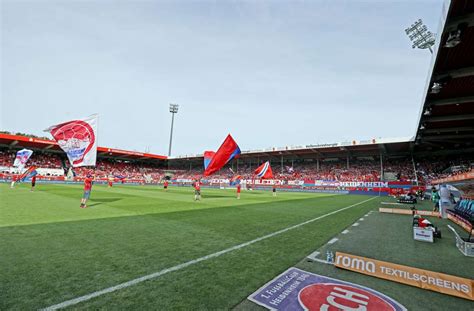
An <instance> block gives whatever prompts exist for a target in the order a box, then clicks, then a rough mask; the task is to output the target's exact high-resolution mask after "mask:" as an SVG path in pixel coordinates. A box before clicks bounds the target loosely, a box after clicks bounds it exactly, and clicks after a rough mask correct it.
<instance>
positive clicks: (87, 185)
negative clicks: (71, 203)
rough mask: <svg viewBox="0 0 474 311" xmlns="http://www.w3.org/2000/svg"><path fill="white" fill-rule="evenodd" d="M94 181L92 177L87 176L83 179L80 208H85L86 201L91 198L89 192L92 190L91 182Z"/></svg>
mask: <svg viewBox="0 0 474 311" xmlns="http://www.w3.org/2000/svg"><path fill="white" fill-rule="evenodd" d="M93 181H94V176H92V175H91V174H90V175H87V177H86V179H84V195H83V196H82V199H81V208H87V205H86V203H87V200H89V198H90V196H91V190H92V182H93Z"/></svg>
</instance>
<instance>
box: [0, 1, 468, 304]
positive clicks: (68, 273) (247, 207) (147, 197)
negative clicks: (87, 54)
mask: <svg viewBox="0 0 474 311" xmlns="http://www.w3.org/2000/svg"><path fill="white" fill-rule="evenodd" d="M374 5H375V4H374ZM78 10H79V9H78ZM438 21H439V22H438V29H436V31H435V32H436V33H430V32H426V26H423V25H422V24H421V21H418V22H415V23H414V24H413V25H412V26H411V27H409V28H407V30H406V32H407V34H408V35H409V36H410V39H412V41H413V45H414V47H418V48H420V49H423V50H425V51H423V52H426V53H424V54H423V55H424V56H426V57H430V59H431V62H430V64H429V72H428V73H427V75H426V80H422V81H418V84H419V85H423V86H424V90H423V92H422V94H419V98H420V99H421V102H415V103H412V105H416V106H417V109H419V114H418V115H417V121H416V122H417V123H416V132H415V133H413V136H410V137H400V138H379V137H376V135H377V133H376V129H374V134H373V135H374V136H373V137H374V138H369V139H365V140H359V139H358V138H354V139H349V140H348V139H341V140H340V141H336V142H333V143H312V144H306V145H293V143H294V142H292V141H288V145H286V146H281V147H270V148H264V147H263V146H264V145H262V147H261V148H260V149H251V150H247V148H246V147H245V145H246V142H245V140H244V139H240V138H239V137H238V136H233V134H232V133H230V134H229V133H227V132H226V133H215V136H213V137H212V140H213V141H215V144H214V147H215V148H214V149H211V148H209V149H210V150H206V151H203V150H196V151H195V153H193V154H186V155H171V154H172V153H171V150H172V149H171V148H172V146H173V147H176V145H177V144H186V143H187V142H186V141H183V140H180V141H175V142H174V145H172V138H173V122H178V121H179V122H181V121H182V119H178V118H180V117H181V115H180V114H178V108H179V109H180V110H179V112H181V110H185V109H186V105H184V104H183V105H180V106H178V105H175V104H171V105H170V106H169V112H170V113H171V116H172V123H171V131H170V132H166V133H164V134H163V135H164V136H167V135H168V134H170V143H169V153H168V155H163V154H156V153H154V152H151V151H149V150H147V151H146V152H140V151H135V150H132V149H133V148H129V149H126V148H124V149H121V148H115V147H107V145H106V144H105V143H104V145H105V146H103V145H102V141H104V140H102V139H101V140H100V141H99V139H98V130H97V129H98V126H99V125H98V123H99V122H98V120H99V119H100V118H102V115H100V116H98V115H96V114H92V113H94V111H87V112H84V111H82V110H75V108H70V111H71V112H69V111H66V110H61V109H58V111H54V112H51V118H48V120H57V122H56V123H54V124H53V123H46V124H45V123H44V120H42V118H43V117H42V116H38V123H41V124H40V125H41V126H43V127H44V128H46V130H45V133H35V134H32V133H27V134H24V133H20V132H15V131H10V130H9V129H8V128H4V126H3V125H2V128H1V129H2V131H1V132H0V202H1V203H0V237H1V238H0V263H1V267H2V268H1V270H0V271H1V272H0V309H1V310H38V309H40V310H58V309H93V310H97V309H103V310H109V309H110V310H117V309H124V310H127V309H131V310H134V309H137V310H227V309H234V310H265V309H268V310H377V311H378V310H474V228H473V225H474V1H471V0H451V1H449V0H447V1H444V3H443V5H442V10H441V17H440V18H439V19H438ZM44 22H46V23H47V21H44ZM71 27H72V26H71ZM423 27H424V28H423ZM71 29H72V28H71ZM402 30H403V29H402ZM407 40H409V39H408V38H407ZM98 44H99V43H98ZM2 45H3V43H2ZM409 48H410V47H408V49H409ZM428 50H429V51H431V53H430V52H429V51H428ZM419 52H420V53H421V51H419ZM97 66H99V65H97ZM25 74H27V73H25ZM386 75H387V76H389V75H390V73H386ZM384 77H385V76H384ZM7 78H8V77H7V76H4V79H7ZM91 79H93V78H92V77H91ZM2 85H3V84H2ZM5 85H6V84H5ZM66 91H67V90H66ZM394 91H395V92H396V90H394ZM18 96H22V95H21V94H18ZM386 96H387V97H390V96H391V94H386ZM3 105H6V103H4V102H3V101H2V109H3ZM167 108H168V107H166V109H167ZM18 109H20V108H18ZM116 109H122V108H119V107H117V108H116ZM124 109H129V108H124ZM219 109H220V108H217V107H216V109H215V111H214V112H211V113H215V114H218V110H219ZM327 109H331V108H330V107H329V108H327ZM19 111H21V112H22V113H24V110H21V109H20V110H19ZM47 113H49V112H47V111H45V112H44V114H45V116H44V118H46V114H47ZM164 113H166V116H167V117H169V115H168V111H165V112H164ZM294 113H298V112H292V114H294ZM301 114H304V111H301ZM175 115H176V116H175ZM175 117H176V118H177V119H176V121H175ZM380 117H381V118H386V117H387V116H380ZM4 118H7V116H5V115H3V114H2V123H3V122H4V121H3V120H5V119H4ZM182 118H183V119H186V118H188V119H187V121H186V120H185V122H191V121H192V119H193V116H192V115H189V114H188V115H186V116H185V115H183V116H182ZM100 120H101V122H102V119H100ZM249 120H250V119H245V120H244V119H243V120H242V123H241V124H239V126H242V127H245V126H247V125H248V124H250V123H251V122H250V121H249ZM53 122H54V121H53ZM123 122H125V123H120V125H119V126H120V127H121V128H126V127H127V126H134V124H136V125H137V124H138V123H140V120H134V119H132V118H130V120H124V121H123ZM247 122H248V124H246V123H247ZM252 122H253V121H252ZM290 122H298V121H297V120H295V119H291V121H290ZM401 123H402V124H404V121H401ZM52 124H53V125H52ZM105 124H106V122H105V121H104V122H102V123H101V124H100V126H101V127H102V126H106V125H105ZM176 126H178V124H176ZM340 126H344V125H343V124H342V125H340ZM409 126H412V125H409ZM25 131H26V130H25ZM107 131H108V129H107ZM110 131H112V130H110ZM196 131H197V130H196ZM264 131H265V129H262V132H264ZM269 131H274V130H273V129H270V130H269ZM160 135H161V134H160ZM192 135H193V133H189V137H191V136H192ZM255 135H259V133H258V132H257V133H256V134H255ZM148 137H151V136H148V135H147V133H145V134H143V135H142V136H141V137H140V139H144V140H148V141H147V143H148V144H153V141H152V140H153V139H151V138H150V139H149V138H148ZM193 137H194V136H193ZM297 141H299V139H297V138H296V137H295V142H297ZM309 143H310V142H309ZM125 144H127V141H125Z"/></svg>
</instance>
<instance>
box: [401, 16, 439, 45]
mask: <svg viewBox="0 0 474 311" xmlns="http://www.w3.org/2000/svg"><path fill="white" fill-rule="evenodd" d="M405 33H406V34H407V36H408V37H409V38H410V41H411V42H413V45H412V46H411V47H412V48H419V49H428V50H430V52H431V54H433V49H432V48H431V47H432V46H433V45H434V44H435V38H434V34H433V33H432V32H431V31H428V28H427V27H426V25H423V21H422V20H421V19H418V20H417V21H416V22H415V23H413V25H411V26H410V27H408V28H407V29H405Z"/></svg>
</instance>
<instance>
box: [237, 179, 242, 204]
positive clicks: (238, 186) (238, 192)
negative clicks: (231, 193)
mask: <svg viewBox="0 0 474 311" xmlns="http://www.w3.org/2000/svg"><path fill="white" fill-rule="evenodd" d="M240 189H241V187H240V182H239V183H238V184H237V200H240Z"/></svg>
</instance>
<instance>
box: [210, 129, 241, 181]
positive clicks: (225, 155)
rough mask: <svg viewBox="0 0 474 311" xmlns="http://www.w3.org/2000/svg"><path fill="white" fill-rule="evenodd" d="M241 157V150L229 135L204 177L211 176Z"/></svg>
mask: <svg viewBox="0 0 474 311" xmlns="http://www.w3.org/2000/svg"><path fill="white" fill-rule="evenodd" d="M239 155H240V148H239V146H238V145H237V143H236V142H235V140H234V139H233V138H232V136H230V134H229V135H227V137H226V139H225V140H224V142H223V143H222V145H221V146H220V147H219V149H218V150H217V152H216V154H214V156H213V157H212V160H211V162H210V163H209V165H208V166H207V168H206V170H205V171H204V176H209V175H212V174H214V173H215V172H217V171H218V170H220V169H221V168H222V167H223V166H224V165H226V164H227V162H229V161H230V160H232V159H233V158H237V157H238V156H239Z"/></svg>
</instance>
